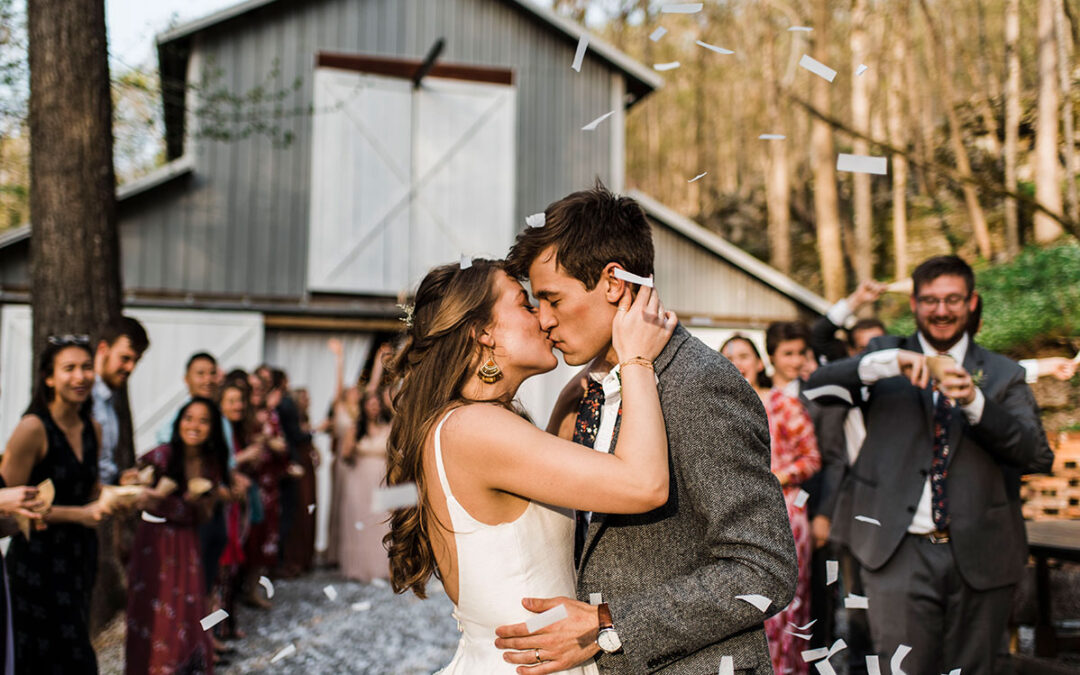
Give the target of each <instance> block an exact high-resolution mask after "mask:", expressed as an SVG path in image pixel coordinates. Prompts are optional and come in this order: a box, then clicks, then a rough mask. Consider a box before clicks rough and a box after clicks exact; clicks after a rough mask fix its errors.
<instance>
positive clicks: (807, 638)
mask: <svg viewBox="0 0 1080 675" xmlns="http://www.w3.org/2000/svg"><path fill="white" fill-rule="evenodd" d="M784 632H785V633H787V634H788V635H794V636H795V637H797V638H802V639H803V640H806V641H808V642H809V641H810V638H812V637H814V636H813V635H811V634H810V633H806V634H803V633H796V632H795V631H793V630H784Z"/></svg>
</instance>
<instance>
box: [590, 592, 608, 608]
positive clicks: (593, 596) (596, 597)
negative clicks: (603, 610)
mask: <svg viewBox="0 0 1080 675" xmlns="http://www.w3.org/2000/svg"><path fill="white" fill-rule="evenodd" d="M603 602H604V594H603V593H589V604H590V605H599V604H602V603H603Z"/></svg>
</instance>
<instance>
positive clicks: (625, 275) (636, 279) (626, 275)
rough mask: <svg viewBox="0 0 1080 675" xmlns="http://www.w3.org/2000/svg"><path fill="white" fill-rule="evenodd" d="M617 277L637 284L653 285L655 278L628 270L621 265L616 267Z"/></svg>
mask: <svg viewBox="0 0 1080 675" xmlns="http://www.w3.org/2000/svg"><path fill="white" fill-rule="evenodd" d="M615 278H616V279H622V280H623V281H625V282H627V283H631V284H637V285H638V286H648V287H649V288H652V287H653V280H652V279H651V278H649V277H640V276H638V275H636V274H634V273H633V272H627V271H626V270H624V269H623V268H621V267H616V268H615Z"/></svg>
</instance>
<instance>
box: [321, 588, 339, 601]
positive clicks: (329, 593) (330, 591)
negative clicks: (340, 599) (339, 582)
mask: <svg viewBox="0 0 1080 675" xmlns="http://www.w3.org/2000/svg"><path fill="white" fill-rule="evenodd" d="M322 592H323V593H325V594H326V597H328V598H330V602H333V601H335V600H337V589H336V588H334V587H333V586H326V587H325V588H323V589H322Z"/></svg>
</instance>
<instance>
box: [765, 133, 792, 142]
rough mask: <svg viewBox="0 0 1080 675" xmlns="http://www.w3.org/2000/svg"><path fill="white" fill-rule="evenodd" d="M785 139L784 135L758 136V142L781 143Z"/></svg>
mask: <svg viewBox="0 0 1080 675" xmlns="http://www.w3.org/2000/svg"><path fill="white" fill-rule="evenodd" d="M785 138H787V136H785V135H784V134H761V135H760V136H758V140H760V141H782V140H784V139H785Z"/></svg>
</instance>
